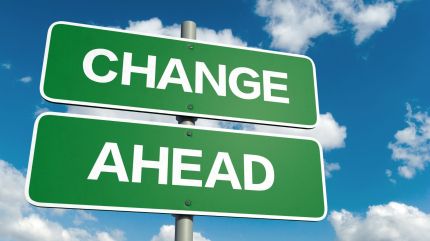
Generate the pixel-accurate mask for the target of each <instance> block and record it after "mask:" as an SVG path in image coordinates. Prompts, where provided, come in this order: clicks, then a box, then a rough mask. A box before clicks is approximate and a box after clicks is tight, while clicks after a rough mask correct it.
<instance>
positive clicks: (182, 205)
mask: <svg viewBox="0 0 430 241" xmlns="http://www.w3.org/2000/svg"><path fill="white" fill-rule="evenodd" d="M107 130H108V131H107ZM207 143H210V144H207ZM262 143H264V144H262ZM26 197H27V199H28V200H29V202H30V203H32V204H34V205H36V206H42V207H58V208H82V209H96V210H117V211H133V212H154V213H172V214H184V215H211V216H227V217H249V218H266V219H286V220H308V221H318V220H321V219H322V218H324V217H325V215H326V210H327V208H326V192H325V183H324V169H323V162H322V153H321V147H320V145H319V144H318V142H316V141H315V140H313V139H310V138H299V137H289V136H281V135H273V136H269V135H265V134H256V133H251V132H245V131H234V130H223V131H220V130H219V129H218V130H217V129H210V128H201V127H194V126H185V125H170V124H155V123H148V122H138V121H131V120H127V121H125V120H119V119H117V120H114V119H109V118H101V117H88V116H87V117H86V116H81V115H73V114H59V113H57V114H56V113H45V114H42V115H41V116H39V117H38V118H37V120H36V123H35V127H34V133H33V142H32V146H31V154H30V161H29V167H28V174H27V183H26Z"/></svg>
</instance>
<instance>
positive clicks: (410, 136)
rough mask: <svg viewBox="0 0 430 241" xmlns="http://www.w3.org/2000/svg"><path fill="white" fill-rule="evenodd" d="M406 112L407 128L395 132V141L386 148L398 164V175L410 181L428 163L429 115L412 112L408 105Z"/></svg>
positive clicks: (429, 154) (429, 150) (429, 142)
mask: <svg viewBox="0 0 430 241" xmlns="http://www.w3.org/2000/svg"><path fill="white" fill-rule="evenodd" d="M406 110H407V113H406V116H405V119H406V124H407V127H405V128H403V129H401V130H399V131H397V132H396V134H395V135H394V139H395V141H394V142H390V143H389V144H388V148H389V149H390V150H391V151H392V155H391V157H392V158H393V160H394V161H397V162H399V163H400V166H399V167H398V169H397V171H398V173H399V175H400V176H401V177H404V178H407V179H411V178H413V177H414V176H415V175H416V173H417V171H423V170H424V169H425V168H426V167H427V166H428V164H429V163H430V115H429V113H428V112H422V111H417V112H414V111H413V108H412V106H411V105H410V104H406Z"/></svg>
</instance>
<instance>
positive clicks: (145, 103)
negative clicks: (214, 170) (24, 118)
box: [40, 22, 318, 128]
mask: <svg viewBox="0 0 430 241" xmlns="http://www.w3.org/2000/svg"><path fill="white" fill-rule="evenodd" d="M40 88H41V89H40V90H41V94H42V96H43V97H44V98H45V99H47V100H48V101H52V102H58V103H65V104H77V105H88V106H95V107H106V108H116V109H125V110H136V111H147V112H156V113H164V114H174V115H189V116H194V117H203V118H213V119H225V120H232V121H242V122H252V123H260V124H273V125H281V126H292V127H301V128H313V127H315V124H316V123H317V119H318V99H317V87H316V75H315V67H314V63H313V62H312V60H311V59H310V58H309V57H306V56H302V55H294V54H285V53H281V52H273V51H267V50H260V49H253V48H243V47H233V46H226V45H219V44H208V43H203V42H199V41H195V40H189V39H179V38H171V37H164V36H163V37H160V36H150V35H142V34H139V33H133V32H127V31H123V30H119V29H110V28H101V27H94V26H88V25H80V24H74V23H65V22H57V23H54V24H53V25H52V26H51V27H50V28H49V32H48V37H47V43H46V49H45V59H44V65H43V71H42V79H41V86H40Z"/></svg>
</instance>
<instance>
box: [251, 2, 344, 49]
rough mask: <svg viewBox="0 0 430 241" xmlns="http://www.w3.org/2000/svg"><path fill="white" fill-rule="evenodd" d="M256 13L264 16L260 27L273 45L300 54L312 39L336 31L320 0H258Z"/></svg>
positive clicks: (330, 15)
mask: <svg viewBox="0 0 430 241" xmlns="http://www.w3.org/2000/svg"><path fill="white" fill-rule="evenodd" d="M256 12H257V14H258V15H260V16H262V17H266V18H268V20H267V24H266V26H265V27H264V29H265V30H266V31H267V32H268V33H269V34H270V35H271V36H272V43H271V46H272V47H274V48H278V49H284V50H288V51H291V52H295V53H301V52H305V51H306V49H307V48H308V47H309V46H310V45H312V39H314V38H316V37H318V36H320V35H322V34H325V33H328V34H334V33H336V23H335V20H334V19H333V16H332V15H333V13H331V12H330V10H329V9H328V8H327V7H326V6H325V5H324V4H323V3H322V2H321V1H320V0H308V1H301V0H274V1H269V0H259V1H258V2H257V8H256Z"/></svg>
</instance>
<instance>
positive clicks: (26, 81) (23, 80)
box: [19, 76, 33, 83]
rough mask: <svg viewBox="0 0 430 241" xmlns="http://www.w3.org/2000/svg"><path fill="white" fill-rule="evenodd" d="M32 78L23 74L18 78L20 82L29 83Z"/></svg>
mask: <svg viewBox="0 0 430 241" xmlns="http://www.w3.org/2000/svg"><path fill="white" fill-rule="evenodd" d="M32 80H33V78H31V76H24V77H22V78H20V79H19V81H21V82H22V83H30V82H31V81H32Z"/></svg>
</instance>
